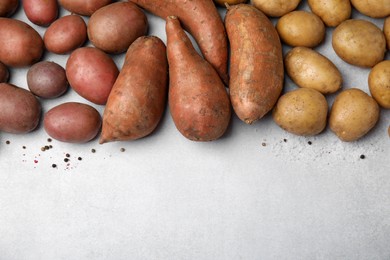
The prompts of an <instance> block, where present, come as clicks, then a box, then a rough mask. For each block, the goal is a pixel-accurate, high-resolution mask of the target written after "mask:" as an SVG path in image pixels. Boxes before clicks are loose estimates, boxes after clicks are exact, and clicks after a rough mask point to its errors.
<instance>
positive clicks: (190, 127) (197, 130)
mask: <svg viewBox="0 0 390 260" xmlns="http://www.w3.org/2000/svg"><path fill="white" fill-rule="evenodd" d="M166 33H167V55H168V64H169V77H170V78H169V98H168V102H169V108H170V112H171V115H172V118H173V121H174V123H175V125H176V128H177V129H178V130H179V131H180V133H181V134H182V135H184V136H185V137H186V138H188V139H190V140H193V141H211V140H214V139H217V138H219V137H221V136H222V135H223V134H224V132H225V131H226V128H227V126H228V124H229V121H230V115H231V108H230V102H229V96H228V94H227V92H226V89H225V87H224V85H223V83H222V81H221V79H220V78H219V77H218V73H217V72H216V71H215V70H214V68H213V67H212V66H211V65H210V64H209V63H208V62H207V61H206V60H204V59H203V58H202V57H201V56H200V55H199V54H198V53H197V52H196V50H195V49H194V47H193V46H192V43H191V41H190V39H189V38H188V36H187V35H186V34H185V32H184V30H183V29H182V27H181V25H180V21H179V19H178V18H177V17H175V16H169V17H167V23H166Z"/></svg>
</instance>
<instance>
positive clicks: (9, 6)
mask: <svg viewBox="0 0 390 260" xmlns="http://www.w3.org/2000/svg"><path fill="white" fill-rule="evenodd" d="M18 6H19V0H1V1H0V17H10V16H11V15H13V14H14V13H15V11H16V9H18Z"/></svg>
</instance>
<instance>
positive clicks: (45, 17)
mask: <svg viewBox="0 0 390 260" xmlns="http://www.w3.org/2000/svg"><path fill="white" fill-rule="evenodd" d="M22 4H23V9H24V12H25V13H26V16H27V18H28V19H29V20H30V21H31V22H32V23H34V24H36V25H40V26H48V25H50V24H51V23H52V22H54V21H55V20H56V19H57V16H58V3H57V0H23V1H22Z"/></svg>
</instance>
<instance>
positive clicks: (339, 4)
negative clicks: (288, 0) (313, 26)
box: [308, 0, 352, 27]
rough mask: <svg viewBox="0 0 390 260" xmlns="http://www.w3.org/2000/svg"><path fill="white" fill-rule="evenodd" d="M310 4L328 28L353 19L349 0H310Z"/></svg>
mask: <svg viewBox="0 0 390 260" xmlns="http://www.w3.org/2000/svg"><path fill="white" fill-rule="evenodd" d="M308 4H309V7H310V9H311V11H312V12H313V13H315V14H316V15H318V16H319V17H320V18H321V20H322V21H323V22H324V23H325V25H326V26H330V27H335V26H337V25H339V24H340V23H341V22H343V21H345V20H347V19H349V18H350V17H351V12H352V8H351V3H350V2H349V0H308Z"/></svg>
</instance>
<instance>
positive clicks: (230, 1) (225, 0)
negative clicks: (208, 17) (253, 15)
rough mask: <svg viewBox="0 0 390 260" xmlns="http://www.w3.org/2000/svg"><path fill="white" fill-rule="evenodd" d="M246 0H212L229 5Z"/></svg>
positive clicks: (222, 4) (221, 4)
mask: <svg viewBox="0 0 390 260" xmlns="http://www.w3.org/2000/svg"><path fill="white" fill-rule="evenodd" d="M246 1H247V0H214V2H215V3H216V4H218V5H220V6H225V3H226V4H229V5H237V4H242V3H245V2H246Z"/></svg>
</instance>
